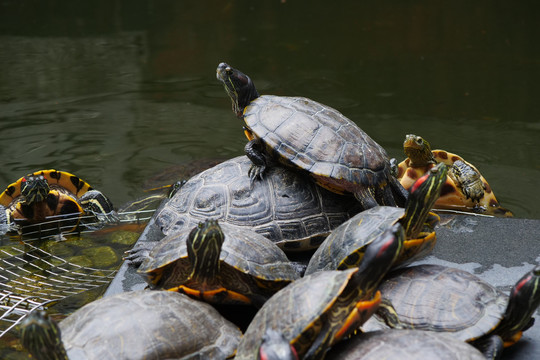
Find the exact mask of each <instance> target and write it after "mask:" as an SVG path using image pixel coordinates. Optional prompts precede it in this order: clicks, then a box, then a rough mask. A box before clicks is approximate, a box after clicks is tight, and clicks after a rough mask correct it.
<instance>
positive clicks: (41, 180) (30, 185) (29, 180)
mask: <svg viewBox="0 0 540 360" xmlns="http://www.w3.org/2000/svg"><path fill="white" fill-rule="evenodd" d="M49 191H50V188H49V182H48V181H47V179H45V177H44V176H43V175H32V174H30V175H26V176H25V177H23V178H22V179H21V195H22V196H23V197H24V200H25V202H26V203H27V204H33V203H36V202H39V201H43V200H45V198H46V197H47V194H49Z"/></svg>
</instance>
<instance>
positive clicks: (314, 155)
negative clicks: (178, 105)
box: [216, 63, 407, 209]
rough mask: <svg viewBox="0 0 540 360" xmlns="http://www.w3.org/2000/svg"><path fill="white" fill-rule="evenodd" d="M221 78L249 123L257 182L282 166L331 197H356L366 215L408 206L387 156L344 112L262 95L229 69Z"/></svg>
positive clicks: (250, 153)
mask: <svg viewBox="0 0 540 360" xmlns="http://www.w3.org/2000/svg"><path fill="white" fill-rule="evenodd" d="M216 75H217V78H218V80H219V81H221V82H222V83H223V85H224V87H225V90H226V92H227V94H228V95H229V96H230V98H231V100H232V107H233V112H234V113H235V114H236V116H237V117H239V118H242V119H243V120H244V122H245V127H244V133H245V135H246V137H247V138H248V140H249V142H248V143H247V145H246V147H245V152H246V155H247V156H248V157H249V158H250V159H251V161H252V162H253V166H252V167H251V169H250V176H251V177H252V178H257V177H261V176H262V175H263V174H264V173H265V171H266V169H267V168H268V167H270V166H271V163H272V161H273V160H278V161H280V162H282V163H284V164H286V165H288V166H292V167H294V168H296V169H301V170H303V171H305V172H307V173H309V174H310V175H311V176H312V177H313V178H314V179H315V181H316V182H317V183H318V184H319V185H321V186H323V187H325V188H327V189H329V190H331V191H334V192H338V193H352V194H354V195H355V197H356V198H357V199H358V200H359V201H360V203H361V204H362V206H363V208H364V209H369V208H372V207H374V206H377V205H390V206H394V205H399V206H403V205H404V204H405V201H406V198H407V192H406V191H405V190H404V189H403V187H402V186H401V185H400V184H399V182H398V181H397V180H396V178H395V177H394V176H393V175H392V170H391V169H392V167H391V165H390V160H389V158H388V155H387V153H386V151H385V150H384V149H383V147H382V146H380V145H379V144H378V143H377V142H375V140H373V139H372V138H371V137H370V136H369V135H368V134H366V133H365V132H364V131H363V130H362V129H360V128H359V127H358V126H357V125H356V124H355V123H354V122H352V121H351V120H349V119H348V118H346V117H345V116H344V115H343V114H341V113H340V112H339V111H337V110H335V109H333V108H331V107H330V106H327V105H323V104H321V103H318V102H316V101H313V100H311V99H308V98H305V97H286V96H273V95H259V93H258V92H257V90H256V88H255V85H254V84H253V82H252V81H251V79H250V78H249V76H247V75H245V74H244V73H242V72H241V71H239V70H237V69H234V68H232V67H231V66H229V65H227V64H226V63H220V64H219V65H218V67H217V73H216Z"/></svg>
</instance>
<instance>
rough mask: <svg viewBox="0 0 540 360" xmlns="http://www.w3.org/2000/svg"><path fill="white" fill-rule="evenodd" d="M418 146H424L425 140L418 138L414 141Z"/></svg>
mask: <svg viewBox="0 0 540 360" xmlns="http://www.w3.org/2000/svg"><path fill="white" fill-rule="evenodd" d="M414 140H415V141H416V143H417V144H418V145H422V144H423V143H424V140H423V139H422V137H420V136H417V137H416V139H414Z"/></svg>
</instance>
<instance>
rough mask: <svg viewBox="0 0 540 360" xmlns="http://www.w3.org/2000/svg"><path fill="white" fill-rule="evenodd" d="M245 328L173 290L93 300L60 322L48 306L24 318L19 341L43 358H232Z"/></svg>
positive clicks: (143, 291)
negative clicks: (49, 314) (51, 313)
mask: <svg viewBox="0 0 540 360" xmlns="http://www.w3.org/2000/svg"><path fill="white" fill-rule="evenodd" d="M241 335H242V333H241V331H240V330H239V329H238V328H237V327H236V326H235V325H234V324H232V323H231V322H229V321H228V320H226V319H225V318H224V317H223V316H221V315H220V314H219V312H218V311H217V310H215V309H214V308H213V307H212V306H211V305H209V304H206V303H204V302H201V301H197V300H194V299H191V298H189V297H188V296H186V295H183V294H179V293H176V292H170V291H149V290H139V291H131V292H125V293H119V294H116V295H111V296H108V297H104V298H101V299H99V300H96V301H93V302H91V303H89V304H87V305H85V306H83V307H82V308H80V309H78V310H77V311H75V312H74V313H73V314H71V315H70V316H68V317H67V318H66V319H64V320H63V321H61V322H60V323H59V324H56V322H54V321H53V320H52V319H51V318H50V317H49V316H48V315H47V313H46V312H45V311H44V310H36V311H33V312H32V313H31V314H30V315H28V316H27V317H26V318H25V319H24V320H23V322H22V324H21V328H20V336H21V342H22V344H23V346H24V347H25V348H26V349H27V350H29V352H30V353H31V354H32V357H33V358H35V359H37V360H45V359H59V360H67V359H72V360H74V359H88V360H90V359H147V360H151V359H156V360H157V359H165V358H166V359H187V358H189V359H193V358H205V359H228V358H232V357H233V356H234V352H235V350H236V347H237V345H238V343H239V340H240V337H241Z"/></svg>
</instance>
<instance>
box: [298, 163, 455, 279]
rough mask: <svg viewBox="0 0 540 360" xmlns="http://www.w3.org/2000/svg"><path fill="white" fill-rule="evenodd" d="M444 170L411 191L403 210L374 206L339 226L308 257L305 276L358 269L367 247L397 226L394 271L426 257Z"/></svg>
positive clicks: (431, 243)
mask: <svg viewBox="0 0 540 360" xmlns="http://www.w3.org/2000/svg"><path fill="white" fill-rule="evenodd" d="M446 173H447V170H446V166H445V165H444V164H439V165H437V166H435V167H434V168H432V169H431V170H430V171H428V172H427V173H426V174H425V175H424V176H423V177H421V178H420V179H418V180H417V182H416V183H415V185H414V186H413V187H412V188H411V194H410V195H409V198H408V200H407V206H406V208H405V209H404V208H399V207H392V206H376V207H374V208H371V209H369V210H365V211H362V212H361V213H359V214H357V215H355V216H353V217H352V218H351V219H349V220H348V221H346V222H344V223H343V224H341V225H340V226H338V227H337V228H336V229H334V231H332V233H331V234H330V235H329V236H328V237H327V238H326V240H325V241H324V242H323V243H322V244H321V246H319V248H318V249H317V251H315V253H314V254H313V256H312V257H311V259H310V261H309V264H308V266H307V269H306V274H311V273H313V272H316V271H321V270H342V269H347V268H350V267H354V266H358V265H359V263H360V262H361V261H362V258H363V255H364V251H365V249H366V246H367V245H369V244H370V243H371V242H372V241H373V240H374V239H376V238H377V237H378V236H379V235H380V234H381V233H382V232H384V231H385V230H386V229H387V228H388V227H390V226H391V225H392V224H395V223H397V222H399V223H401V224H402V225H403V227H404V228H405V241H404V250H403V251H402V252H401V255H400V256H399V258H398V259H397V260H396V262H395V263H394V267H397V266H404V265H407V264H408V263H410V262H412V261H414V260H418V259H419V258H421V257H423V256H425V255H427V254H428V253H429V252H431V250H432V249H433V247H434V246H435V243H436V241H437V238H436V234H435V231H434V229H433V228H434V226H435V225H436V224H437V223H438V221H439V216H438V215H436V214H434V213H432V212H430V209H431V207H432V206H433V203H434V202H435V201H436V200H437V198H438V197H439V194H440V192H441V188H442V186H443V184H444V182H445V180H446Z"/></svg>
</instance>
